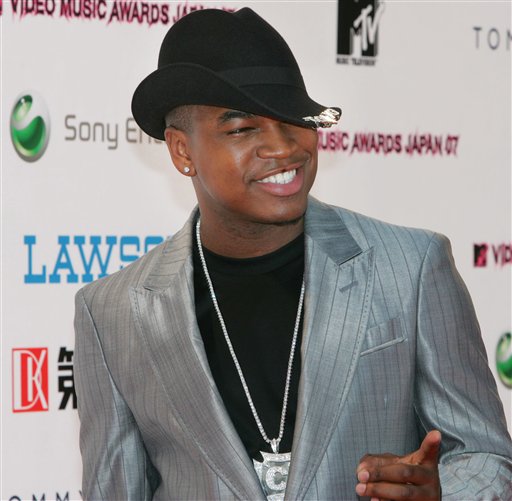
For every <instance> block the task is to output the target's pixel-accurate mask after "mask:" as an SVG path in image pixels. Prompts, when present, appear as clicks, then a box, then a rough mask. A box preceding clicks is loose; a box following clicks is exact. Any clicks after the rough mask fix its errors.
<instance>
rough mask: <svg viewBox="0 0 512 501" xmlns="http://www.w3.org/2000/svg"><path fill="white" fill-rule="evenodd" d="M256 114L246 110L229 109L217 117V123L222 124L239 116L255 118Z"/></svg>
mask: <svg viewBox="0 0 512 501" xmlns="http://www.w3.org/2000/svg"><path fill="white" fill-rule="evenodd" d="M254 116H255V115H254V114H253V113H248V112H246V111H239V110H228V111H225V112H224V113H223V114H222V115H220V116H219V117H218V118H217V123H218V124H219V125H222V124H225V123H226V122H229V121H230V120H235V119H237V118H253V117H254Z"/></svg>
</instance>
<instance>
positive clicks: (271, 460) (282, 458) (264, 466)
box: [196, 219, 305, 501]
mask: <svg viewBox="0 0 512 501" xmlns="http://www.w3.org/2000/svg"><path fill="white" fill-rule="evenodd" d="M200 229H201V220H200V219H198V220H197V223H196V239H197V248H198V251H199V258H200V260H201V264H202V266H203V271H204V275H205V277H206V282H207V283H208V289H209V291H210V296H211V298H212V302H213V306H214V308H215V311H216V313H217V317H218V319H219V323H220V326H221V329H222V333H223V334H224V339H225V340H226V343H227V345H228V349H229V353H230V354H231V358H232V359H233V362H234V364H235V367H236V370H237V372H238V376H239V377H240V381H241V383H242V387H243V389H244V392H245V396H246V397H247V401H248V402H249V407H250V408H251V412H252V415H253V416H254V420H255V421H256V424H257V426H258V430H259V431H260V434H261V436H262V437H263V440H264V441H265V442H266V443H267V444H270V447H271V448H272V451H273V454H269V453H267V452H261V454H262V456H263V459H264V460H263V462H262V463H260V462H258V461H255V460H253V462H254V465H255V469H256V472H257V473H258V476H259V477H260V482H261V484H262V487H263V489H264V490H265V493H266V494H267V498H268V499H269V500H272V501H277V500H281V499H283V498H284V491H285V489H286V481H287V477H288V470H289V467H290V461H291V453H283V454H279V444H280V442H281V440H282V438H283V434H284V425H285V421H286V410H287V407H288V394H289V391H290V381H291V375H292V366H293V357H294V354H295V347H296V344H297V336H298V332H299V325H300V318H301V315H302V306H303V304H304V290H305V285H304V280H302V286H301V289H300V298H299V306H298V308H297V317H296V319H295V327H294V329H293V337H292V346H291V349H290V358H289V359H288V370H287V373H286V384H285V389H284V398H283V408H282V411H281V421H280V423H279V435H278V436H277V438H273V439H270V438H268V436H267V434H266V433H265V430H264V428H263V425H262V424H261V420H260V417H259V416H258V412H257V411H256V407H255V406H254V402H253V401H252V397H251V392H250V391H249V387H248V386H247V382H246V381H245V377H244V375H243V372H242V368H241V367H240V363H239V362H238V358H237V356H236V354H235V350H234V349H233V345H232V343H231V339H230V338H229V335H228V331H227V329H226V324H225V322H224V317H223V316H222V313H221V312H220V308H219V304H218V302H217V296H216V294H215V290H214V288H213V284H212V280H211V278H210V274H209V272H208V267H207V265H206V259H205V257H204V253H203V246H202V243H201V231H200Z"/></svg>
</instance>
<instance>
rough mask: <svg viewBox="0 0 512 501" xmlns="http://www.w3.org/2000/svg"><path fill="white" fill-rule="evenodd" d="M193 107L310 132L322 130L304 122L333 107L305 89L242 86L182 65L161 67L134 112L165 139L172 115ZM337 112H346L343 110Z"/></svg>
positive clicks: (143, 87)
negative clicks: (265, 118) (239, 113)
mask: <svg viewBox="0 0 512 501" xmlns="http://www.w3.org/2000/svg"><path fill="white" fill-rule="evenodd" d="M190 104H191V105H193V104H196V105H206V106H218V107H222V108H230V109H234V110H240V111H246V112H248V113H254V114H255V115H261V116H268V117H271V118H274V119H276V120H280V121H282V122H287V123H291V124H294V125H298V126H300V127H308V128H316V126H315V125H314V124H313V123H312V122H310V121H306V120H304V117H307V116H316V115H319V114H320V113H321V112H322V111H324V110H325V109H326V108H327V107H326V106H322V105H321V104H319V103H317V102H315V101H313V100H312V99H311V98H310V97H309V96H308V94H307V92H306V90H305V89H303V88H300V87H296V86H293V85H283V84H257V85H252V84H248V85H236V84H234V83H233V82H231V81H230V80H229V79H227V78H225V77H223V76H222V75H219V74H218V73H216V72H214V71H212V70H210V69H209V68H206V67H204V66H201V65H198V64H189V63H178V64H170V65H167V66H164V67H163V68H159V69H158V70H156V71H154V72H153V73H151V74H150V75H148V76H147V77H146V78H145V79H144V80H143V81H142V82H141V83H140V85H139V86H138V87H137V89H136V90H135V93H134V95H133V99H132V113H133V117H134V118H135V120H136V122H137V123H138V124H139V126H140V128H141V129H142V130H143V131H144V132H145V133H146V134H148V135H150V136H151V137H154V138H156V139H160V140H164V130H165V116H166V115H167V113H169V111H171V110H172V109H174V108H176V107H177V106H181V105H190ZM331 108H333V109H335V110H337V111H339V112H341V110H340V109H339V108H337V107H331Z"/></svg>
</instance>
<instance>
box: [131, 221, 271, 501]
mask: <svg viewBox="0 0 512 501" xmlns="http://www.w3.org/2000/svg"><path fill="white" fill-rule="evenodd" d="M193 219H194V215H193V216H191V218H190V219H189V221H188V223H187V224H186V226H185V227H184V228H183V230H181V231H180V232H179V233H178V234H176V235H175V236H174V238H173V239H171V240H170V241H169V242H168V243H167V247H166V248H165V250H164V251H163V254H162V256H160V260H159V261H158V263H157V264H156V266H155V267H154V269H153V270H152V273H151V274H150V275H149V276H148V277H147V279H146V280H145V282H144V284H143V286H142V287H140V288H137V289H134V290H132V307H133V309H134V312H135V317H136V320H137V323H138V327H139V330H140V334H141V336H142V338H143V340H144V343H145V346H146V348H147V350H148V352H149V354H150V357H151V360H152V363H153V369H154V372H155V374H156V375H157V377H158V378H159V380H160V382H161V384H162V389H163V390H164V391H165V393H166V394H167V397H168V398H167V404H168V405H169V407H170V408H171V409H172V412H173V415H174V416H175V417H176V419H177V420H178V421H179V423H180V425H181V426H182V428H183V430H184V431H185V433H187V434H188V438H189V439H190V444H191V446H197V447H198V448H199V450H200V451H201V453H202V454H203V457H204V459H205V461H206V462H207V463H208V464H209V465H210V467H211V468H212V470H214V471H215V473H216V474H217V475H219V477H220V478H221V479H222V480H223V481H224V482H225V483H226V484H227V485H228V486H229V487H230V488H231V489H232V490H233V492H234V493H235V495H236V496H237V497H239V498H242V499H255V500H258V499H264V496H263V491H262V490H261V487H260V484H259V481H258V479H257V477H256V474H255V471H254V468H253V466H252V463H251V460H250V459H249V457H248V455H247V453H246V450H245V448H244V446H243V444H242V442H241V440H240V438H239V436H238V434H237V433H236V431H235V429H234V427H233V424H232V422H231V420H230V418H229V416H228V414H227V412H226V409H225V407H224V404H223V402H222V399H221V397H220V394H219V392H218V390H217V387H216V386H215V383H214V380H213V377H212V375H211V372H210V369H209V366H208V361H207V358H206V353H205V351H204V347H203V342H202V338H201V334H200V332H199V328H198V326H197V321H196V317H195V309H194V288H193V275H192V273H193V269H192V256H191V245H192V230H193Z"/></svg>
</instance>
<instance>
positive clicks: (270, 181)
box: [256, 168, 304, 197]
mask: <svg viewBox="0 0 512 501" xmlns="http://www.w3.org/2000/svg"><path fill="white" fill-rule="evenodd" d="M303 180H304V168H295V169H289V170H284V171H281V172H275V173H274V174H270V175H268V176H266V177H264V178H263V179H259V180H257V181H256V183H257V184H258V186H259V187H261V188H262V189H263V190H265V191H266V192H268V193H271V194H273V195H277V196H281V197H283V196H290V195H295V194H296V193H297V192H299V191H300V190H301V188H302V184H303Z"/></svg>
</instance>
